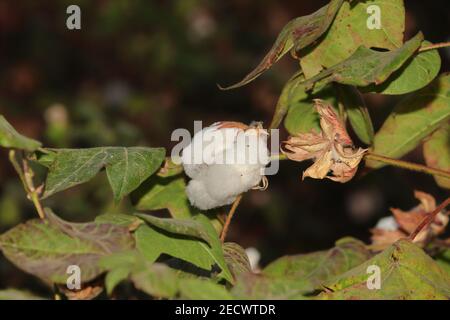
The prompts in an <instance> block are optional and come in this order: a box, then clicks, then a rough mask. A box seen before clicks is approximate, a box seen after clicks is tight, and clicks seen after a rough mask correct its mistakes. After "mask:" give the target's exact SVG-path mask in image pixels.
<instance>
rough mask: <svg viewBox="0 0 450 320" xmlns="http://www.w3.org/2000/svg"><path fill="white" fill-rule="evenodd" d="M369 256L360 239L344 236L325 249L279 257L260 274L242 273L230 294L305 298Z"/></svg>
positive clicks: (247, 296) (236, 295)
mask: <svg viewBox="0 0 450 320" xmlns="http://www.w3.org/2000/svg"><path fill="white" fill-rule="evenodd" d="M369 257H370V253H369V251H368V250H367V249H366V248H365V245H364V244H363V243H362V242H360V241H358V240H355V239H352V238H344V239H341V240H339V241H337V242H336V247H334V248H332V249H330V250H327V251H319V252H313V253H309V254H301V255H296V256H286V257H282V258H280V259H278V260H276V261H274V262H272V263H271V264H269V265H268V266H267V267H266V268H265V269H264V270H263V271H262V272H261V274H253V273H243V274H241V275H239V276H238V279H237V281H236V282H237V283H236V285H235V287H234V288H233V290H232V294H233V296H234V297H236V298H238V299H305V298H306V297H307V296H310V295H312V294H314V293H315V291H317V290H318V289H321V285H322V283H323V282H325V281H327V280H329V279H331V278H332V277H334V276H337V275H339V274H341V273H343V272H345V271H347V270H350V269H351V268H353V267H355V266H357V265H359V264H361V263H363V262H364V261H366V260H367V259H369Z"/></svg>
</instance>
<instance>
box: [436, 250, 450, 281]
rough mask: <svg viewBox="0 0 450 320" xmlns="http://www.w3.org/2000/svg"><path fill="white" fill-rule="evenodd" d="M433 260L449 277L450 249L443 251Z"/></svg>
mask: <svg viewBox="0 0 450 320" xmlns="http://www.w3.org/2000/svg"><path fill="white" fill-rule="evenodd" d="M434 258H435V260H436V262H437V264H438V265H439V266H440V267H441V269H442V270H444V271H445V272H447V275H448V276H449V277H450V249H445V250H444V251H442V252H440V253H439V254H438V255H437V256H436V257H434Z"/></svg>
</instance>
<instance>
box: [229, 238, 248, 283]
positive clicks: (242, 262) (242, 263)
mask: <svg viewBox="0 0 450 320" xmlns="http://www.w3.org/2000/svg"><path fill="white" fill-rule="evenodd" d="M223 255H224V258H225V262H226V263H227V266H228V268H229V269H230V271H231V273H232V275H233V276H234V278H236V277H237V276H239V275H240V274H242V273H246V272H251V270H252V268H251V266H250V261H249V260H248V256H247V253H246V252H245V250H244V248H242V247H241V246H240V245H238V244H237V243H234V242H225V243H224V244H223Z"/></svg>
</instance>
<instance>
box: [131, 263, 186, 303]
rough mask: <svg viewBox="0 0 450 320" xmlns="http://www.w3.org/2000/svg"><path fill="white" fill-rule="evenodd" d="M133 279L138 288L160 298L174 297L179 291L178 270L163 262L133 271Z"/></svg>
mask: <svg viewBox="0 0 450 320" xmlns="http://www.w3.org/2000/svg"><path fill="white" fill-rule="evenodd" d="M131 280H132V281H133V283H134V286H135V287H136V288H137V289H139V290H142V291H143V292H145V293H147V294H149V295H151V296H154V297H158V298H172V297H173V296H175V294H176V293H177V291H178V278H177V273H176V271H175V270H173V269H171V268H169V267H168V266H166V265H164V264H162V263H154V264H152V265H148V266H147V267H145V268H144V269H142V270H141V271H139V272H134V273H132V274H131Z"/></svg>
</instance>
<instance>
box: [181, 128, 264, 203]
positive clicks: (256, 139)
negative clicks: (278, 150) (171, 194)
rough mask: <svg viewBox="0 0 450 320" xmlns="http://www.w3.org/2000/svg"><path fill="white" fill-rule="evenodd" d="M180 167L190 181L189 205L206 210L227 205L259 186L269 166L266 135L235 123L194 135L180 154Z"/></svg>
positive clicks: (188, 188) (262, 131)
mask: <svg viewBox="0 0 450 320" xmlns="http://www.w3.org/2000/svg"><path fill="white" fill-rule="evenodd" d="M182 161H183V167H184V170H185V172H186V174H187V175H188V176H189V177H191V178H192V180H191V181H190V182H189V184H188V187H187V190H186V193H187V196H188V198H189V201H190V202H191V204H192V205H193V206H195V207H198V208H200V209H202V210H208V209H212V208H216V207H220V206H224V205H228V204H231V203H232V202H233V201H234V200H235V199H236V197H237V196H238V195H239V194H241V193H244V192H246V191H248V190H249V189H251V188H254V187H255V186H257V185H258V184H260V182H261V179H262V178H263V174H264V167H265V166H266V165H267V164H268V163H269V150H268V148H267V131H265V130H263V129H256V128H250V127H248V126H246V125H244V124H241V123H236V122H220V123H215V124H213V125H212V126H210V127H208V128H205V129H203V130H202V131H200V132H198V133H196V134H195V135H194V138H193V140H192V142H191V144H190V145H189V146H187V147H186V148H185V149H184V150H183V156H182Z"/></svg>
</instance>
